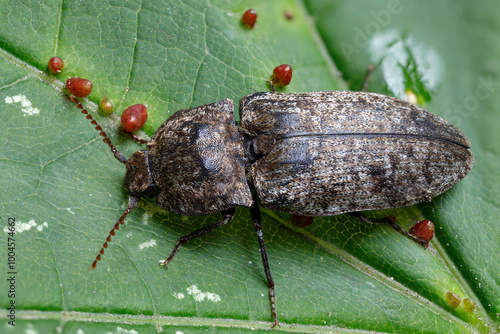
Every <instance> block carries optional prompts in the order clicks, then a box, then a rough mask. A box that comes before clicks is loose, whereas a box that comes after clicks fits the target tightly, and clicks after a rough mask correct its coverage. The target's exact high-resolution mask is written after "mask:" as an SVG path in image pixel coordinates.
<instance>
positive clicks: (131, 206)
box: [92, 196, 139, 269]
mask: <svg viewBox="0 0 500 334" xmlns="http://www.w3.org/2000/svg"><path fill="white" fill-rule="evenodd" d="M138 201H139V197H135V196H130V197H129V198H128V208H127V210H125V212H124V213H123V215H122V216H121V217H120V219H118V221H117V222H116V224H115V225H114V226H113V228H112V229H111V231H109V235H108V237H107V238H106V241H105V242H104V244H103V245H102V248H101V250H100V251H99V254H97V256H96V257H95V260H94V262H93V263H92V269H95V267H96V266H97V261H100V260H101V255H103V254H104V249H105V248H108V242H111V236H114V235H115V231H116V230H118V229H120V225H122V224H123V223H124V221H125V217H127V215H128V214H129V213H130V211H132V209H135V208H137V202H138Z"/></svg>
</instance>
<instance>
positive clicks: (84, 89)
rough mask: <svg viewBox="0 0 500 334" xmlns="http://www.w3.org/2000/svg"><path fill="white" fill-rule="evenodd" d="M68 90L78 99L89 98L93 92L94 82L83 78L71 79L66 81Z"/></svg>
mask: <svg viewBox="0 0 500 334" xmlns="http://www.w3.org/2000/svg"><path fill="white" fill-rule="evenodd" d="M66 88H68V90H69V92H70V93H71V94H72V95H74V96H76V97H87V96H89V95H90V92H92V82H90V80H87V79H82V78H77V77H74V78H69V79H68V81H66Z"/></svg>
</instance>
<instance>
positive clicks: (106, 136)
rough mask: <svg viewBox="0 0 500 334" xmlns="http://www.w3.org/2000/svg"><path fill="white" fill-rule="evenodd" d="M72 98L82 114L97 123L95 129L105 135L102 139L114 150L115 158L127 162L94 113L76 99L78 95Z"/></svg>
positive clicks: (94, 123)
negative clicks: (98, 122)
mask: <svg viewBox="0 0 500 334" xmlns="http://www.w3.org/2000/svg"><path fill="white" fill-rule="evenodd" d="M70 99H71V101H73V102H74V103H75V104H76V106H77V107H78V108H80V109H81V110H82V114H85V115H86V116H85V117H86V118H87V119H90V120H91V121H90V123H92V124H93V125H95V126H96V127H95V129H96V130H97V131H99V134H100V135H101V136H102V137H104V138H103V139H102V141H103V142H105V143H106V144H108V146H109V148H110V149H111V152H113V154H114V155H115V158H116V159H118V161H120V162H121V163H123V164H125V163H127V158H125V156H124V155H123V154H122V153H121V152H119V151H118V150H117V149H116V148H115V146H114V145H113V143H111V140H110V139H109V137H108V135H107V134H106V132H104V130H103V129H102V127H101V126H100V125H99V124H97V122H96V120H95V119H94V118H93V117H92V115H90V114H89V112H88V111H87V110H86V109H85V108H84V107H83V105H82V104H81V103H80V102H79V101H78V100H77V99H76V97H74V96H73V95H71V96H70Z"/></svg>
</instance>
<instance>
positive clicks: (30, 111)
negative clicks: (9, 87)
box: [4, 94, 40, 116]
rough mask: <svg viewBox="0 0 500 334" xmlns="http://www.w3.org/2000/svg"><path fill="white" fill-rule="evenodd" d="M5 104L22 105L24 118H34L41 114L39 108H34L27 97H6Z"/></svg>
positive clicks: (20, 95)
mask: <svg viewBox="0 0 500 334" xmlns="http://www.w3.org/2000/svg"><path fill="white" fill-rule="evenodd" d="M4 101H5V103H7V104H11V103H21V107H22V108H21V111H22V112H23V113H24V116H26V115H28V116H33V115H36V114H39V113H40V110H39V109H38V108H33V106H32V104H31V101H30V100H28V99H27V98H26V96H24V95H22V94H19V95H14V96H12V97H11V96H6V97H5V100H4Z"/></svg>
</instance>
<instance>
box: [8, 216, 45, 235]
mask: <svg viewBox="0 0 500 334" xmlns="http://www.w3.org/2000/svg"><path fill="white" fill-rule="evenodd" d="M32 227H36V228H37V230H38V231H43V228H44V227H49V224H48V223H47V222H44V223H43V224H40V225H37V223H36V222H35V220H34V219H31V220H30V221H29V222H27V223H23V222H21V221H19V220H18V221H16V225H15V231H11V230H9V227H4V228H3V231H4V232H5V233H10V232H15V233H23V232H24V231H28V230H30V229H31V228H32Z"/></svg>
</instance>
